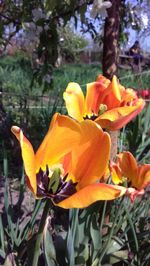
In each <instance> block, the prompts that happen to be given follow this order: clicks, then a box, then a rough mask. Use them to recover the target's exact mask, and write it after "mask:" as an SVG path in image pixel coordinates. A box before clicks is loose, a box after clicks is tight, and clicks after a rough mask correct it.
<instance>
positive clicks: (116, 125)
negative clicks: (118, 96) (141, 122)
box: [95, 99, 145, 131]
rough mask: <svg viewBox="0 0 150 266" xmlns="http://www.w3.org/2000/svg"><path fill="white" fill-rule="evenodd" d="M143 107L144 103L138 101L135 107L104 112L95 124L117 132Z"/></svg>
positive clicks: (140, 100)
mask: <svg viewBox="0 0 150 266" xmlns="http://www.w3.org/2000/svg"><path fill="white" fill-rule="evenodd" d="M144 106H145V101H144V100H142V99H139V100H138V102H137V104H136V105H135V106H125V107H118V108H114V109H112V110H109V111H106V112H105V113H104V114H102V115H100V116H99V117H98V118H97V119H96V120H95V122H97V123H98V124H99V125H100V126H101V127H102V128H107V129H109V130H112V131H114V130H118V129H120V128H122V127H123V126H125V125H126V124H127V123H128V122H130V121H131V120H132V119H133V118H134V117H135V116H136V115H137V114H138V113H140V112H141V110H142V109H143V108H144Z"/></svg>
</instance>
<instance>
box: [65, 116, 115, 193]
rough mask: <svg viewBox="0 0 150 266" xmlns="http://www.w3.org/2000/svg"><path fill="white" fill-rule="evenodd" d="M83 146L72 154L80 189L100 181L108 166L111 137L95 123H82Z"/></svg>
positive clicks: (74, 170)
mask: <svg viewBox="0 0 150 266" xmlns="http://www.w3.org/2000/svg"><path fill="white" fill-rule="evenodd" d="M81 130H82V134H81V144H80V145H79V146H78V147H76V149H75V150H74V151H73V152H72V169H71V172H70V174H71V175H73V176H75V179H76V181H77V182H79V184H78V188H83V187H84V186H86V185H89V184H91V183H94V182H95V181H97V180H99V179H100V178H101V177H102V176H103V174H104V173H105V170H106V168H107V165H108V160H109V155H110V136H109V134H107V133H106V132H103V130H102V129H101V128H100V127H99V126H98V125H97V124H96V123H95V122H93V121H91V120H85V121H83V122H82V123H81Z"/></svg>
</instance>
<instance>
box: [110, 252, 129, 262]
mask: <svg viewBox="0 0 150 266" xmlns="http://www.w3.org/2000/svg"><path fill="white" fill-rule="evenodd" d="M128 253H129V251H128V250H120V251H116V252H114V253H112V254H111V256H110V258H109V262H110V264H115V263H117V262H120V261H125V260H127V259H128Z"/></svg>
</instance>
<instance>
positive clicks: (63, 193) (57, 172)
mask: <svg viewBox="0 0 150 266" xmlns="http://www.w3.org/2000/svg"><path fill="white" fill-rule="evenodd" d="M63 172H64V171H63V168H62V167H61V168H59V167H58V165H57V166H53V167H51V168H48V166H47V167H46V170H45V171H43V170H42V169H40V170H39V172H38V174H37V175H36V177H37V197H42V198H50V199H52V200H53V202H54V203H59V202H60V201H62V200H64V199H66V198H68V197H69V196H71V195H73V194H74V193H75V192H76V185H77V183H73V182H72V180H67V176H68V174H67V175H66V176H64V177H63ZM66 180H67V181H66Z"/></svg>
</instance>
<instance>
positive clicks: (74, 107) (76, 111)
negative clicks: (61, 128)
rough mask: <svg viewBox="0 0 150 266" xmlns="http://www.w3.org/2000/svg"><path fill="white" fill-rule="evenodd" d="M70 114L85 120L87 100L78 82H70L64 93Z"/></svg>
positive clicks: (79, 119) (77, 118)
mask: <svg viewBox="0 0 150 266" xmlns="http://www.w3.org/2000/svg"><path fill="white" fill-rule="evenodd" d="M63 98H64V100H65V103H66V108H67V111H68V114H69V115H70V116H71V117H73V118H75V119H76V120H78V121H82V120H83V116H84V109H85V102H84V95H83V92H82V90H81V88H80V86H79V84H78V83H75V82H70V83H69V84H68V86H67V88H66V91H65V92H64V94H63Z"/></svg>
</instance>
